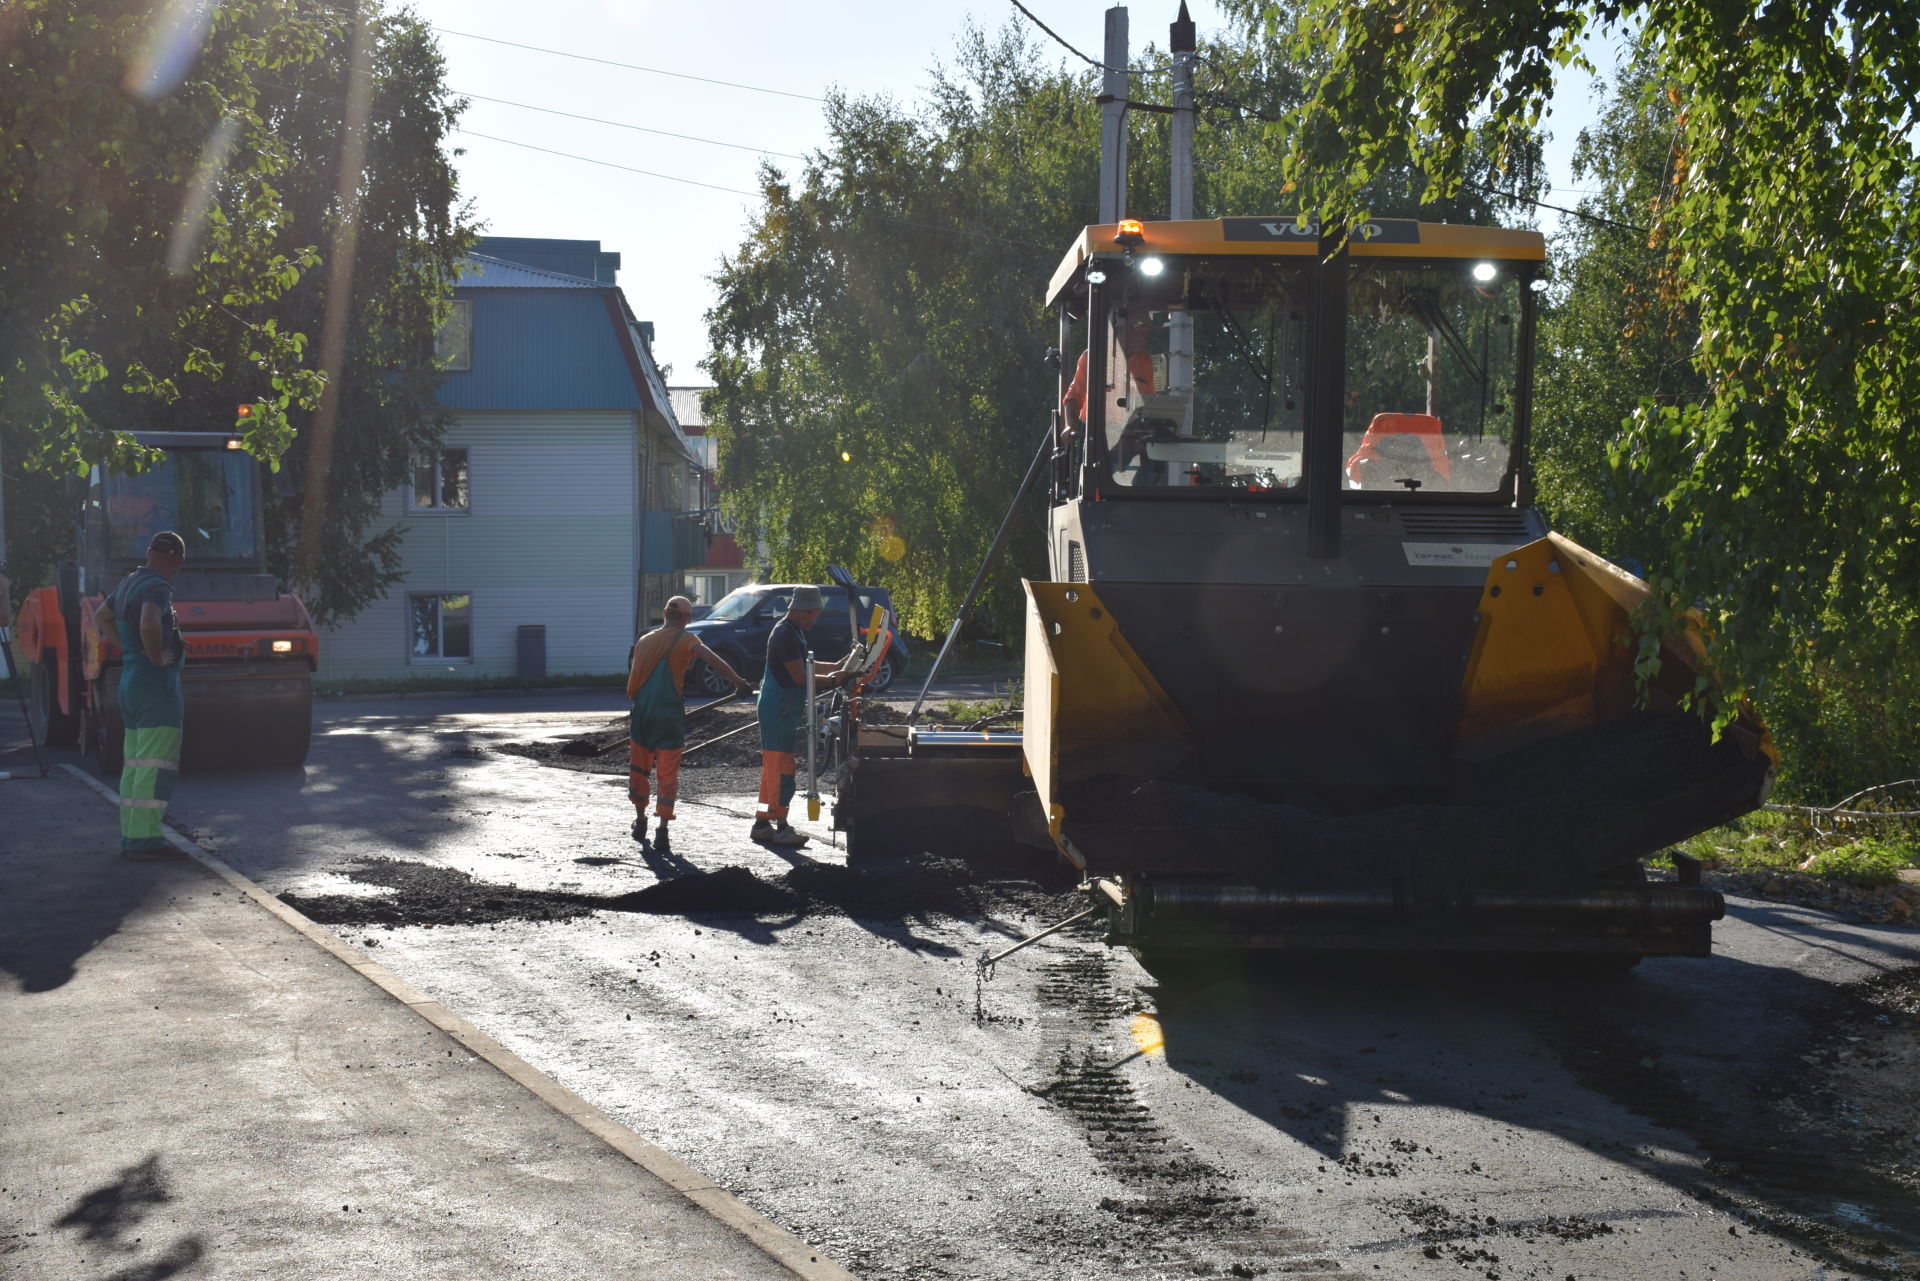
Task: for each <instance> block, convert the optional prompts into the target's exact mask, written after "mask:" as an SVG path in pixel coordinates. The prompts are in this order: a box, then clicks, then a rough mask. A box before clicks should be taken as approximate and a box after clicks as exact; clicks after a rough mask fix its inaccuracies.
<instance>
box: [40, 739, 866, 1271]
mask: <svg viewBox="0 0 1920 1281" xmlns="http://www.w3.org/2000/svg"><path fill="white" fill-rule="evenodd" d="M60 768H61V769H63V770H65V771H66V772H67V773H69V774H71V775H73V776H74V777H75V778H77V779H79V780H80V781H81V782H82V783H84V784H86V785H87V786H88V787H90V788H92V789H93V790H94V791H95V792H97V793H99V794H100V795H101V796H102V797H104V798H105V799H107V800H109V801H112V802H113V803H114V804H115V805H116V806H117V805H118V804H119V803H120V795H119V793H118V792H116V791H114V790H113V789H112V788H110V787H108V786H107V785H106V784H105V783H102V782H101V781H100V780H99V779H97V778H95V777H94V776H93V775H91V774H89V773H87V772H86V771H85V770H83V769H81V768H79V767H78V766H75V765H70V764H66V763H64V762H63V763H62V764H61V765H60ZM160 831H161V834H162V835H164V836H165V837H166V839H167V843H168V844H169V845H171V846H173V847H174V848H175V849H177V850H179V851H180V852H181V853H182V854H185V855H186V856H187V857H188V858H191V859H193V860H194V861H195V862H197V863H199V864H200V865H201V866H202V867H204V868H206V869H207V871H209V872H211V873H212V874H213V875H215V876H217V877H219V878H220V879H221V880H223V881H225V882H226V883H227V884H228V885H231V886H232V887H233V888H234V889H235V890H236V891H238V892H239V893H240V894H243V895H245V896H246V897H247V898H250V899H252V900H253V901H254V902H255V903H257V904H259V905H260V906H261V907H263V908H265V909H266V910H267V912H269V913H270V914H271V915H273V916H275V917H278V918H279V919H280V920H281V921H282V922H283V923H285V924H286V925H288V926H290V927H292V928H293V929H294V930H295V931H296V932H297V933H299V934H302V935H304V936H305V937H306V938H307V939H308V940H309V941H310V942H313V943H316V944H318V945H319V946H320V947H322V948H324V949H325V950H326V951H328V952H330V953H332V954H333V956H334V958H335V959H336V960H338V961H340V962H342V963H343V964H345V965H346V966H348V967H349V968H350V969H352V970H354V971H356V972H357V973H358V974H359V975H360V977H362V978H364V979H366V980H367V981H368V982H370V983H372V984H373V985H374V986H375V987H378V988H379V989H380V990H382V991H383V992H385V993H386V994H387V995H389V996H391V997H392V998H393V999H394V1000H396V1001H399V1002H400V1003H401V1004H402V1005H404V1006H406V1007H407V1008H408V1009H410V1010H412V1011H413V1012H414V1013H415V1014H418V1015H419V1016H420V1017H421V1018H423V1019H425V1020H426V1021H427V1022H429V1023H431V1024H433V1026H435V1027H437V1028H439V1029H440V1030H441V1031H442V1032H445V1033H446V1034H447V1035H448V1036H450V1037H452V1038H453V1039H454V1040H455V1041H458V1042H459V1043H460V1044H461V1045H462V1046H464V1047H465V1048H466V1049H467V1050H468V1051H469V1052H471V1053H472V1054H474V1055H475V1056H476V1057H478V1058H481V1059H484V1060H486V1061H487V1062H488V1063H490V1064H492V1065H493V1066H494V1067H495V1068H497V1069H499V1070H500V1071H501V1072H502V1073H504V1074H505V1075H506V1076H508V1077H509V1078H511V1079H512V1080H513V1081H515V1082H517V1083H518V1084H519V1085H521V1086H522V1087H524V1088H525V1089H526V1090H527V1091H528V1093H530V1094H532V1095H533V1096H534V1097H535V1098H537V1099H539V1100H540V1101H541V1102H542V1103H544V1104H546V1105H547V1106H548V1107H550V1108H552V1109H553V1110H554V1111H556V1112H558V1113H559V1114H560V1115H561V1116H564V1117H566V1118H567V1119H568V1120H569V1121H572V1122H573V1123H574V1124H575V1125H578V1126H579V1127H580V1128H581V1129H583V1130H585V1131H586V1132H587V1133H589V1134H591V1135H593V1136H594V1137H595V1138H596V1139H599V1140H600V1141H601V1142H602V1143H605V1144H606V1145H607V1146H608V1147H610V1148H612V1149H613V1150H614V1151H616V1152H618V1153H619V1154H620V1155H621V1156H624V1157H626V1158H627V1159H628V1160H629V1161H631V1162H633V1163H634V1164H635V1165H637V1166H639V1167H640V1168H641V1169H643V1170H645V1171H647V1172H648V1173H649V1174H651V1175H653V1176H654V1177H655V1178H657V1179H659V1180H660V1181H661V1182H662V1183H665V1184H666V1185H667V1186H668V1187H670V1188H672V1189H674V1190H675V1191H676V1192H678V1193H680V1194H681V1195H682V1196H684V1197H686V1198H687V1199H688V1200H689V1201H691V1202H693V1203H694V1204H695V1205H697V1206H699V1207H700V1208H701V1209H702V1210H704V1211H706V1212H707V1213H708V1214H709V1215H711V1216H712V1217H713V1218H714V1219H716V1220H718V1221H719V1222H720V1223H722V1224H725V1225H726V1226H727V1227H729V1228H731V1229H732V1230H733V1231H735V1232H737V1233H739V1234H740V1235H741V1236H743V1237H745V1238H746V1239H747V1240H748V1241H750V1242H752V1243H753V1245H754V1246H756V1247H757V1248H758V1249H759V1250H760V1251H761V1252H762V1253H763V1254H765V1255H767V1257H769V1258H771V1259H772V1260H773V1261H774V1262H776V1263H778V1264H780V1265H781V1266H782V1267H784V1268H786V1269H787V1270H788V1271H789V1272H791V1273H793V1274H794V1275H795V1276H797V1277H802V1278H804V1279H805V1281H858V1278H856V1277H855V1276H854V1274H853V1273H851V1272H848V1271H847V1270H846V1269H845V1268H842V1267H841V1266H840V1265H839V1264H837V1263H834V1262H833V1261H832V1260H830V1259H828V1258H826V1257H825V1256H824V1255H822V1254H821V1252H820V1251H819V1250H817V1249H815V1248H814V1247H813V1246H810V1245H808V1244H807V1243H806V1242H805V1241H802V1240H801V1239H800V1238H799V1237H796V1236H794V1235H793V1234H792V1233H791V1232H788V1231H787V1230H786V1229H785V1228H783V1227H781V1226H780V1225H779V1224H777V1223H775V1222H773V1221H772V1220H771V1219H768V1218H767V1217H766V1216H764V1215H762V1214H760V1213H759V1212H758V1211H756V1210H753V1209H752V1208H750V1207H749V1206H748V1205H746V1203H744V1202H743V1201H741V1200H740V1199H739V1198H738V1197H736V1196H734V1195H733V1194H732V1193H731V1192H728V1191H727V1190H726V1189H725V1188H723V1187H720V1186H719V1185H718V1184H716V1183H715V1182H714V1181H713V1180H711V1179H709V1178H707V1177H706V1176H705V1175H704V1174H701V1173H700V1172H699V1171H698V1170H695V1169H694V1168H693V1167H692V1166H690V1165H688V1164H686V1163H685V1162H684V1161H682V1160H680V1158H678V1157H676V1156H674V1155H673V1154H672V1153H670V1152H667V1151H665V1150H664V1149H662V1148H658V1147H655V1146H654V1145H653V1144H651V1143H649V1142H647V1141H646V1140H645V1139H643V1138H641V1137H640V1136H639V1135H638V1134H636V1133H634V1131H632V1130H630V1129H628V1128H627V1127H626V1126H624V1125H622V1124H621V1123H620V1122H618V1121H616V1120H614V1119H613V1118H612V1117H610V1116H608V1115H606V1114H605V1113H604V1112H602V1111H600V1109H598V1108H596V1107H594V1106H593V1105H592V1104H591V1103H588V1102H587V1101H586V1100H585V1099H583V1098H581V1097H580V1096H579V1095H577V1094H575V1093H574V1092H573V1091H571V1090H569V1089H567V1088H566V1087H565V1086H563V1085H561V1084H560V1083H559V1082H557V1081H555V1080H553V1079H552V1078H551V1077H549V1076H547V1075H546V1074H545V1073H543V1072H541V1071H540V1070H539V1069H537V1068H535V1067H534V1066H533V1065H532V1064H531V1063H528V1062H527V1061H526V1060H525V1059H523V1058H521V1057H520V1056H519V1055H517V1054H515V1053H514V1052H513V1051H512V1050H509V1049H507V1048H506V1047H505V1046H504V1045H501V1044H500V1043H499V1042H498V1041H496V1040H494V1039H493V1038H492V1037H490V1036H488V1035H487V1034H486V1033H485V1032H482V1031H481V1030H480V1029H479V1028H477V1027H475V1026H474V1025H473V1024H471V1023H469V1022H467V1020H466V1019H464V1018H462V1017H460V1016H459V1015H458V1014H455V1013H454V1012H453V1011H452V1010H449V1009H447V1008H446V1007H445V1006H444V1005H441V1004H440V1003H439V1002H438V1001H435V1000H433V999H432V998H431V997H429V996H427V995H426V993H424V992H422V991H420V989H418V988H416V987H414V986H413V985H412V984H411V983H408V982H407V981H406V980H405V979H403V978H401V977H400V976H399V975H397V974H395V973H394V972H393V971H391V970H389V969H387V968H386V967H385V966H383V965H381V964H380V963H379V962H377V961H374V960H372V959H370V958H369V957H368V956H367V955H366V954H365V953H363V952H361V951H359V950H358V949H356V948H354V947H353V946H351V945H350V944H348V943H347V942H346V941H345V940H344V939H342V938H341V937H340V936H339V935H337V934H335V933H334V932H333V931H332V930H329V929H327V928H326V927H325V926H323V925H318V924H315V923H314V922H313V921H310V920H308V919H307V918H306V917H305V916H303V915H301V914H300V913H299V912H296V911H295V910H294V909H292V908H290V907H288V906H287V905H286V904H285V903H282V902H281V901H280V900H279V899H277V898H275V897H274V896H273V895H272V894H269V893H268V892H267V891H266V890H264V889H262V888H261V887H260V886H258V885H256V884H254V883H253V882H252V881H251V880H249V879H247V878H246V877H245V876H242V875H241V874H240V873H239V872H236V871H234V870H233V869H232V868H231V867H228V866H227V865H226V864H225V863H223V862H221V861H220V860H219V859H218V858H216V857H214V856H213V855H212V854H210V853H208V852H207V851H206V850H205V849H203V848H201V847H200V846H199V845H197V844H195V843H194V842H193V841H191V840H189V839H187V838H186V837H185V836H182V835H181V834H180V833H179V832H178V831H176V830H174V828H173V827H172V826H170V825H168V824H165V823H163V824H161V826H160Z"/></svg>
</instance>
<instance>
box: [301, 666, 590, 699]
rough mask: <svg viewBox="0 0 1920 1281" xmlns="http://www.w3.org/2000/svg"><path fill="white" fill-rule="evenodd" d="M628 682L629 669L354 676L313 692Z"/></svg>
mask: <svg viewBox="0 0 1920 1281" xmlns="http://www.w3.org/2000/svg"><path fill="white" fill-rule="evenodd" d="M626 683H627V677H626V673H625V672H607V673H596V674H593V675H586V674H581V673H573V674H567V673H561V674H560V675H557V676H542V677H539V678H538V679H528V678H527V677H524V676H427V675H420V676H393V677H388V676H353V677H341V678H339V679H337V680H316V681H314V683H313V692H314V694H315V695H317V696H318V697H320V698H337V697H339V696H340V695H342V694H429V693H449V694H455V693H473V692H475V691H480V690H506V689H529V690H531V689H574V688H578V687H580V686H594V687H596V688H598V687H606V688H612V689H620V688H624V687H625V686H626Z"/></svg>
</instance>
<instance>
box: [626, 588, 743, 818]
mask: <svg viewBox="0 0 1920 1281" xmlns="http://www.w3.org/2000/svg"><path fill="white" fill-rule="evenodd" d="M660 621H661V625H660V626H659V627H656V628H654V629H653V630H652V631H650V632H648V633H647V634H646V635H645V636H642V637H641V638H640V639H639V640H637V641H635V642H634V643H633V653H632V655H631V656H630V657H629V659H628V661H627V697H628V698H630V699H632V700H633V710H632V711H631V712H630V713H628V715H627V733H628V741H627V796H628V798H629V799H630V800H632V801H633V808H634V816H633V839H634V840H636V841H641V842H644V841H645V840H646V839H647V792H648V788H647V782H648V776H649V775H657V776H658V777H659V780H660V800H659V803H658V804H657V805H656V806H655V807H654V811H653V812H654V814H655V815H657V816H658V817H659V819H660V830H659V831H658V832H657V833H656V834H655V835H654V841H653V847H654V848H655V849H657V850H660V851H662V852H663V853H664V852H665V851H667V850H668V849H670V848H671V847H672V846H671V840H670V838H669V837H668V835H667V824H669V823H671V822H672V821H673V806H674V802H675V801H677V800H678V799H679V798H680V753H681V751H682V750H683V749H684V748H685V747H686V740H687V705H686V700H685V698H684V696H683V695H682V693H681V691H682V690H684V689H685V688H686V683H687V669H688V668H689V667H691V666H692V665H693V662H694V660H695V659H699V660H700V661H701V662H704V663H706V664H707V665H708V666H709V667H711V668H713V670H714V671H716V672H718V673H719V674H720V675H721V676H723V677H725V678H726V679H727V680H730V681H732V682H733V687H734V689H735V690H742V689H745V688H746V687H747V683H746V682H745V681H743V680H741V679H740V675H739V673H737V672H735V671H734V670H733V668H731V667H729V666H727V660H726V659H724V658H722V657H720V655H718V654H716V653H714V652H713V651H712V650H710V649H708V648H707V647H706V645H705V644H704V643H703V642H702V641H701V640H700V638H699V637H698V636H695V635H694V634H693V633H692V632H690V631H688V630H687V624H688V623H690V622H692V621H693V602H692V601H690V600H688V599H687V598H686V597H685V596H675V597H673V598H672V599H671V600H669V601H668V602H667V604H666V607H665V608H664V609H662V610H661V611H660Z"/></svg>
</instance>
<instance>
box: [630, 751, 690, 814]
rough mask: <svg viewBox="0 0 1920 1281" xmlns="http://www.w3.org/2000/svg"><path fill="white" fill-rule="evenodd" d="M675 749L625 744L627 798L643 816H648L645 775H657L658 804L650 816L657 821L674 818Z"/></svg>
mask: <svg viewBox="0 0 1920 1281" xmlns="http://www.w3.org/2000/svg"><path fill="white" fill-rule="evenodd" d="M681 750H682V749H680V748H678V747H662V748H652V747H642V746H640V744H638V743H628V744H627V798H628V799H629V800H631V801H632V802H633V807H634V808H635V809H636V810H639V811H640V813H641V815H642V816H644V815H645V814H646V812H647V775H648V774H650V773H654V772H656V771H657V772H658V773H659V775H660V803H659V804H658V805H656V806H654V809H653V812H654V814H655V815H657V816H658V817H660V818H672V817H673V803H674V801H675V800H677V799H679V796H680V752H681Z"/></svg>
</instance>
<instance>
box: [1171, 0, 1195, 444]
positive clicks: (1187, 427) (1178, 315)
mask: <svg viewBox="0 0 1920 1281" xmlns="http://www.w3.org/2000/svg"><path fill="white" fill-rule="evenodd" d="M1167 48H1168V49H1170V50H1171V51H1172V53H1173V119H1172V126H1171V130H1170V141H1171V143H1172V145H1171V147H1170V148H1169V150H1170V151H1171V153H1172V159H1173V172H1172V174H1171V175H1170V176H1169V181H1168V183H1167V191H1168V194H1169V197H1170V199H1169V202H1168V203H1169V206H1170V207H1169V208H1168V210H1167V216H1168V217H1169V218H1171V219H1173V221H1175V222H1182V221H1185V220H1186V219H1189V218H1191V217H1193V120H1194V106H1193V63H1194V31H1193V18H1192V17H1191V16H1189V15H1188V13H1187V0H1180V16H1179V17H1178V18H1176V19H1175V20H1174V23H1173V26H1172V27H1171V28H1169V29H1168V33H1167ZM1167 390H1168V391H1170V392H1189V393H1190V392H1192V390H1193V316H1192V315H1191V314H1190V313H1189V312H1187V311H1185V310H1180V311H1175V312H1174V313H1173V315H1172V317H1171V318H1170V321H1169V324H1168V336H1167ZM1180 434H1181V435H1183V436H1191V435H1192V434H1193V415H1192V414H1191V413H1189V414H1187V415H1185V416H1183V417H1182V418H1181V420H1180Z"/></svg>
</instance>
